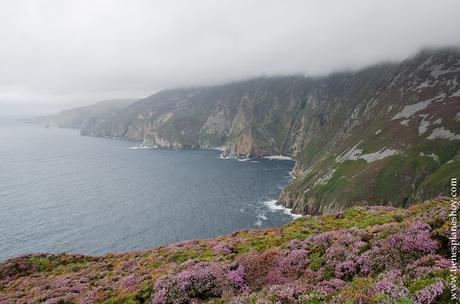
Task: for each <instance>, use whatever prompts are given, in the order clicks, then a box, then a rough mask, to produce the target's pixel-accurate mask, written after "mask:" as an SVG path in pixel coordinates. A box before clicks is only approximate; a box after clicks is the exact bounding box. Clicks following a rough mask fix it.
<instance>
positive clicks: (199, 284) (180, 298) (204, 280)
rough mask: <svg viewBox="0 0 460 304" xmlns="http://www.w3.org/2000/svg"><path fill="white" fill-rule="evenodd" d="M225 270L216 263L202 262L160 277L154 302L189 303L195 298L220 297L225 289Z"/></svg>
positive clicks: (166, 303)
mask: <svg viewBox="0 0 460 304" xmlns="http://www.w3.org/2000/svg"><path fill="white" fill-rule="evenodd" d="M223 278H224V272H223V269H222V266H220V265H219V264H215V263H200V264H196V265H194V266H193V267H192V268H191V269H189V270H185V271H182V272H179V273H178V274H176V275H173V276H171V275H167V276H165V277H163V278H160V279H159V280H158V281H157V282H156V284H155V295H154V297H153V299H152V303H153V304H168V303H171V304H176V303H188V302H190V301H192V300H193V299H202V300H203V299H209V298H215V297H219V296H220V295H221V294H222V291H223V285H224V282H223V280H224V279H223Z"/></svg>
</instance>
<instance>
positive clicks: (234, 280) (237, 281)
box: [227, 265, 250, 293]
mask: <svg viewBox="0 0 460 304" xmlns="http://www.w3.org/2000/svg"><path fill="white" fill-rule="evenodd" d="M227 277H228V280H229V281H230V284H231V286H232V287H233V288H236V289H237V290H238V291H240V292H244V293H246V292H249V291H250V289H249V287H248V286H247V285H246V273H245V272H244V267H243V266H242V265H238V266H237V267H236V269H234V270H230V271H229V272H228V274H227Z"/></svg>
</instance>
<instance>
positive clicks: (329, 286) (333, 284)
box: [315, 279, 347, 294]
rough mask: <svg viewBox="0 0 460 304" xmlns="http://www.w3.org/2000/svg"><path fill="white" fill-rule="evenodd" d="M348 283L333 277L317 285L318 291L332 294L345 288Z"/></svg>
mask: <svg viewBox="0 0 460 304" xmlns="http://www.w3.org/2000/svg"><path fill="white" fill-rule="evenodd" d="M346 285H347V282H345V281H342V280H340V279H331V280H329V281H322V282H320V283H318V284H317V285H316V289H315V290H317V291H320V292H322V293H324V294H330V293H332V292H335V291H337V290H339V289H342V288H344V287H345V286H346Z"/></svg>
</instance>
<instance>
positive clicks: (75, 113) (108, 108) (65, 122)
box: [32, 99, 137, 129]
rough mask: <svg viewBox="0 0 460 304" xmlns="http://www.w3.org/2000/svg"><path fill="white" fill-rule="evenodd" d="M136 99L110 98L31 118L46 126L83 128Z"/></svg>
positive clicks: (105, 118) (110, 115)
mask: <svg viewBox="0 0 460 304" xmlns="http://www.w3.org/2000/svg"><path fill="white" fill-rule="evenodd" d="M136 100H137V99H111V100H104V101H100V102H98V103H95V104H92V105H88V106H83V107H78V108H73V109H69V110H63V111H61V112H59V113H57V114H53V115H46V116H40V117H37V118H35V119H33V120H32V122H33V123H39V124H43V125H46V126H57V127H60V128H72V129H84V128H88V127H89V126H90V125H93V124H98V123H101V122H103V121H105V120H107V119H110V118H112V117H113V116H114V115H115V114H116V113H117V112H118V111H119V110H122V109H124V108H126V107H127V106H128V105H130V104H132V103H133V102H135V101H136Z"/></svg>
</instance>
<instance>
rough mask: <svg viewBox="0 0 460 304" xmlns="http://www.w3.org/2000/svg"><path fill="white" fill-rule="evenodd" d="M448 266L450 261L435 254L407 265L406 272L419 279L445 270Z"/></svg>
mask: <svg viewBox="0 0 460 304" xmlns="http://www.w3.org/2000/svg"><path fill="white" fill-rule="evenodd" d="M450 265H451V262H450V260H448V259H446V258H443V257H442V256H440V255H437V254H429V255H426V256H424V257H422V258H420V259H418V260H417V261H415V262H414V263H412V264H411V265H409V266H408V269H407V270H408V273H410V274H411V275H412V276H413V277H414V278H417V279H420V278H424V277H428V276H430V275H431V274H433V273H435V272H439V271H442V270H447V269H449V267H450Z"/></svg>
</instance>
